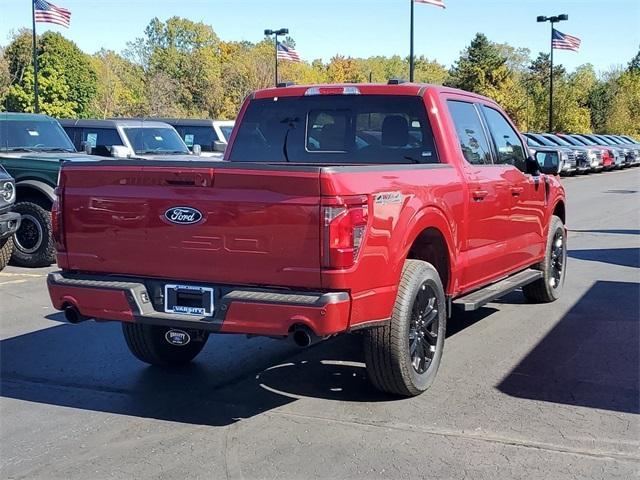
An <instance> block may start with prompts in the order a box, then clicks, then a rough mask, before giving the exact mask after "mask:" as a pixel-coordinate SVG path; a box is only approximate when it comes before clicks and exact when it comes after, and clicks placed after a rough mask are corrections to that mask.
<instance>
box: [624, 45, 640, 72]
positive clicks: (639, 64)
mask: <svg viewBox="0 0 640 480" xmlns="http://www.w3.org/2000/svg"><path fill="white" fill-rule="evenodd" d="M627 70H628V71H629V72H632V73H633V72H635V73H639V72H640V48H638V53H636V56H635V57H633V58H632V59H631V61H630V62H629V66H628V68H627Z"/></svg>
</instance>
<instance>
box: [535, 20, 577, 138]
mask: <svg viewBox="0 0 640 480" xmlns="http://www.w3.org/2000/svg"><path fill="white" fill-rule="evenodd" d="M537 20H538V22H550V23H551V69H550V72H549V73H550V74H549V133H553V24H554V23H558V22H562V21H563V20H569V15H567V14H566V13H563V14H562V15H556V16H553V17H545V16H544V15H540V16H539V17H538V18H537Z"/></svg>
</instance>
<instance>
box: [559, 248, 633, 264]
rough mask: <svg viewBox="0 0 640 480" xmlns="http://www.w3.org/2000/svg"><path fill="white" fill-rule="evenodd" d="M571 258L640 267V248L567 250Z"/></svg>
mask: <svg viewBox="0 0 640 480" xmlns="http://www.w3.org/2000/svg"><path fill="white" fill-rule="evenodd" d="M568 255H569V256H570V257H571V258H577V259H580V260H589V261H592V262H603V263H610V264H613V265H620V266H623V267H632V268H640V248H637V247H635V248H602V249H592V250H569V252H568Z"/></svg>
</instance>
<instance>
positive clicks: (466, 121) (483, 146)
mask: <svg viewBox="0 0 640 480" xmlns="http://www.w3.org/2000/svg"><path fill="white" fill-rule="evenodd" d="M447 105H448V106H449V112H451V118H452V119H453V124H454V125H455V127H456V133H457V135H458V142H459V143H460V148H461V149H462V155H464V158H465V160H466V161H467V162H469V163H470V164H472V165H491V163H492V162H491V150H490V148H489V140H488V139H487V136H486V134H485V131H484V128H483V126H482V122H481V121H480V116H479V115H478V110H477V109H476V107H475V105H474V104H472V103H469V102H461V101H458V100H448V101H447Z"/></svg>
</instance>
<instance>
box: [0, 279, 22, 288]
mask: <svg viewBox="0 0 640 480" xmlns="http://www.w3.org/2000/svg"><path fill="white" fill-rule="evenodd" d="M16 283H27V280H9V281H8V282H0V287H1V286H2V285H14V284H16Z"/></svg>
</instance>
